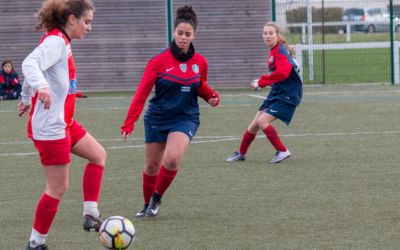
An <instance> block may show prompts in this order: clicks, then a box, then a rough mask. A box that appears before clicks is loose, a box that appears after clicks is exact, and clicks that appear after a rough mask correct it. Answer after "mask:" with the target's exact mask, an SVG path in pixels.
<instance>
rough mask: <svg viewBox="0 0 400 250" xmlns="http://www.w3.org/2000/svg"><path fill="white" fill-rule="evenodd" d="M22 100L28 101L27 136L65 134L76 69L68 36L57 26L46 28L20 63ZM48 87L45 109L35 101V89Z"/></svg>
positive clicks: (54, 137)
mask: <svg viewBox="0 0 400 250" xmlns="http://www.w3.org/2000/svg"><path fill="white" fill-rule="evenodd" d="M22 72H23V74H24V76H25V81H24V85H23V90H22V101H23V102H24V104H30V103H31V104H32V110H31V113H30V118H29V123H28V136H29V137H30V138H33V139H35V140H58V139H62V138H65V134H66V129H67V128H68V127H69V126H70V125H71V124H72V121H73V114H74V109H75V92H76V70H75V63H74V59H73V56H72V52H71V45H70V41H69V38H68V36H67V35H66V34H65V33H64V32H63V31H62V30H60V29H53V30H51V31H49V32H47V33H46V34H45V35H44V37H43V38H42V40H41V41H40V43H39V45H38V46H37V47H36V48H35V49H34V50H33V51H32V53H30V54H29V55H28V56H27V57H26V58H25V60H24V61H23V63H22ZM41 88H49V89H50V91H51V104H50V108H49V109H44V105H43V104H42V103H41V102H40V101H37V97H38V93H37V91H38V90H39V89H41Z"/></svg>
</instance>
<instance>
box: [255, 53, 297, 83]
mask: <svg viewBox="0 0 400 250" xmlns="http://www.w3.org/2000/svg"><path fill="white" fill-rule="evenodd" d="M275 66H276V69H275V70H274V71H273V72H272V73H271V74H266V75H262V76H261V77H260V79H259V80H258V86H259V87H261V88H264V87H266V86H269V85H272V84H274V83H278V82H282V81H284V80H286V79H287V78H288V77H289V75H290V72H291V71H292V67H293V66H292V64H291V63H290V62H289V60H288V59H287V57H286V56H285V55H284V54H281V53H277V54H276V56H275Z"/></svg>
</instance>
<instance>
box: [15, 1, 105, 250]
mask: <svg viewBox="0 0 400 250" xmlns="http://www.w3.org/2000/svg"><path fill="white" fill-rule="evenodd" d="M93 13H94V7H93V3H92V2H91V0H48V1H44V2H43V4H42V8H41V9H40V10H39V11H38V12H37V14H36V17H37V19H38V23H37V25H36V30H37V31H39V30H43V29H44V30H47V33H46V34H45V35H44V36H43V38H42V39H41V41H40V43H39V45H38V46H37V47H36V48H35V49H34V50H33V51H32V52H31V53H30V54H29V55H28V56H27V57H26V58H25V60H24V61H23V63H22V71H23V74H24V75H25V82H24V84H23V91H22V100H21V102H20V103H19V104H18V111H19V112H20V115H21V116H22V115H24V114H25V113H27V112H28V111H29V110H30V109H31V107H32V110H31V112H30V117H29V122H28V136H29V137H30V138H31V139H32V141H33V143H34V145H35V147H36V149H37V150H38V152H39V155H40V160H41V163H42V165H43V169H44V172H45V175H46V187H45V190H44V193H43V194H42V196H41V198H40V199H39V201H38V204H37V207H36V213H35V217H34V222H33V226H32V232H31V236H30V239H29V243H28V245H27V246H26V249H47V245H46V244H45V242H46V237H47V235H48V232H49V229H50V227H51V225H52V222H53V220H54V217H55V215H56V213H57V208H58V205H59V203H60V200H61V198H62V196H63V194H64V193H65V192H66V191H67V189H68V179H69V169H70V163H71V152H72V153H73V154H75V155H77V156H80V157H82V158H84V159H87V160H88V161H89V163H88V164H87V165H86V167H85V170H84V174H83V228H84V230H86V231H92V230H95V231H98V229H99V227H100V225H101V219H100V217H99V210H98V201H99V196H100V186H101V182H102V175H103V169H104V166H105V163H106V152H105V150H104V148H103V147H102V146H101V145H100V144H99V143H98V142H97V141H96V139H94V138H93V137H92V136H91V135H90V134H89V133H87V132H86V130H85V129H84V128H83V127H82V126H81V125H80V124H79V123H78V122H77V121H76V120H75V119H74V117H73V116H74V105H75V92H76V85H77V82H76V71H75V63H74V59H73V56H72V52H71V45H70V42H71V40H72V39H83V38H84V36H85V35H86V34H87V33H88V32H89V31H91V23H92V20H93Z"/></svg>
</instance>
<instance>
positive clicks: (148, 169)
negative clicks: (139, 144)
mask: <svg viewBox="0 0 400 250" xmlns="http://www.w3.org/2000/svg"><path fill="white" fill-rule="evenodd" d="M165 145H166V143H164V142H162V143H158V142H150V143H146V144H145V159H146V163H145V167H144V169H143V173H142V188H143V200H144V206H143V209H142V210H140V211H139V212H138V213H137V214H136V217H138V218H141V217H146V216H147V214H146V211H147V209H148V207H149V203H150V199H151V196H152V195H153V193H154V191H155V187H156V183H157V176H158V171H159V169H160V166H161V162H162V157H163V154H164V149H165Z"/></svg>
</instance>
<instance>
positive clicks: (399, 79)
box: [295, 41, 400, 84]
mask: <svg viewBox="0 0 400 250" xmlns="http://www.w3.org/2000/svg"><path fill="white" fill-rule="evenodd" d="M399 45H400V42H399V41H394V51H393V54H394V83H396V84H398V83H400V75H399V74H400V71H399ZM376 48H390V42H368V43H326V44H313V45H312V49H313V50H344V49H376ZM308 49H309V45H306V44H296V45H295V52H296V60H297V63H298V65H299V69H300V76H301V78H302V79H304V76H303V51H305V50H308ZM388 63H390V61H388ZM312 71H313V69H312V70H309V72H312ZM310 80H311V79H310Z"/></svg>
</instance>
